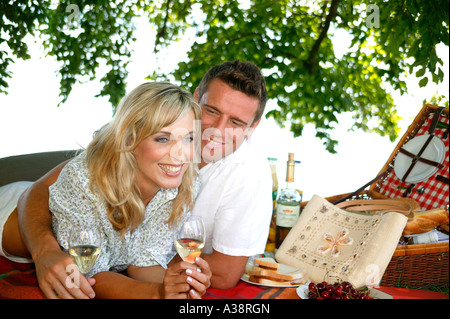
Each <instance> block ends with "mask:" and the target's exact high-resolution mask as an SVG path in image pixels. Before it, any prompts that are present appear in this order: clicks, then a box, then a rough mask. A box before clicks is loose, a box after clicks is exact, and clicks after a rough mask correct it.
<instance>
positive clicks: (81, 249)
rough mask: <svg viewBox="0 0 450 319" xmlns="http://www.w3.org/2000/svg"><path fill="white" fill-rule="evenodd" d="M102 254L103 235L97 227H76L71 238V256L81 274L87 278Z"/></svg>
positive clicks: (71, 233)
mask: <svg viewBox="0 0 450 319" xmlns="http://www.w3.org/2000/svg"><path fill="white" fill-rule="evenodd" d="M100 252H101V234H100V230H99V229H98V228H97V227H92V228H89V227H86V226H74V227H73V228H72V230H71V232H70V237H69V254H70V255H71V256H72V258H73V260H74V261H75V263H76V264H77V266H78V269H79V270H80V273H81V274H82V275H83V276H85V277H87V275H88V274H89V273H90V272H91V270H92V268H93V267H94V265H95V263H96V261H97V258H98V256H99V255H100Z"/></svg>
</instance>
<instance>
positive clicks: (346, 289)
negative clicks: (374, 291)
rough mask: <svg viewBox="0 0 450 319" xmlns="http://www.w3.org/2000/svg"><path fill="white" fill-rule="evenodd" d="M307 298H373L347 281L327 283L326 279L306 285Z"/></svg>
mask: <svg viewBox="0 0 450 319" xmlns="http://www.w3.org/2000/svg"><path fill="white" fill-rule="evenodd" d="M308 289H309V292H308V297H309V299H373V298H372V297H371V296H369V295H368V294H367V293H365V292H363V291H359V290H357V289H355V288H353V286H352V284H351V283H349V282H348V281H343V282H342V283H338V282H337V283H335V284H333V285H331V284H328V283H327V282H326V281H323V282H321V283H318V284H315V283H310V284H309V286H308Z"/></svg>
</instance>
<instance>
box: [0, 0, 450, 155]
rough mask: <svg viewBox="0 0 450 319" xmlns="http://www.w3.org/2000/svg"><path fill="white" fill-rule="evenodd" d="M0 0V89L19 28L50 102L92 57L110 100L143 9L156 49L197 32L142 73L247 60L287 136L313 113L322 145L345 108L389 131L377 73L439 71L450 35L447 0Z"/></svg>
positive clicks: (437, 76)
mask: <svg viewBox="0 0 450 319" xmlns="http://www.w3.org/2000/svg"><path fill="white" fill-rule="evenodd" d="M52 3H53V4H52ZM0 10H1V11H0V17H1V19H0V34H1V39H0V92H6V91H7V86H8V85H7V79H8V78H9V77H11V74H10V72H8V65H9V64H10V63H11V62H13V60H14V59H16V58H21V59H26V58H28V57H29V55H28V51H27V47H26V44H25V42H24V37H25V36H26V35H27V34H32V35H34V34H37V35H38V36H40V37H41V38H42V39H43V40H44V45H45V48H46V50H47V51H46V52H47V53H48V54H49V55H52V56H54V57H55V58H56V60H57V61H60V62H61V68H60V70H59V72H60V74H61V87H60V95H61V97H62V101H61V102H64V101H65V100H66V99H67V97H68V96H69V94H70V91H71V88H72V86H73V84H74V83H76V82H82V81H89V80H92V79H93V78H96V77H98V76H99V75H98V70H99V66H100V65H101V64H102V65H105V66H106V67H107V69H108V72H107V73H106V74H104V75H103V76H102V77H101V81H102V82H103V83H104V87H103V89H102V90H101V92H99V94H98V96H107V97H109V100H110V102H111V104H112V105H113V108H115V106H116V105H117V102H118V101H119V100H120V98H121V97H122V96H123V95H124V94H125V90H126V79H127V75H128V74H127V70H126V67H127V64H128V63H129V61H130V53H131V51H132V49H133V43H134V40H135V39H134V35H133V34H134V31H135V25H134V23H135V18H136V17H147V18H148V20H149V21H150V23H151V24H152V25H154V26H155V28H156V30H157V32H156V38H155V52H156V51H158V50H161V49H163V48H167V47H168V46H170V44H171V43H173V42H175V41H178V40H179V39H181V38H182V37H184V36H185V34H186V33H187V31H188V30H189V29H194V30H195V33H196V37H195V41H194V42H193V45H192V46H191V48H190V49H189V52H188V59H187V61H182V62H180V63H179V64H178V67H177V68H176V70H174V71H173V72H172V73H171V74H167V73H164V72H162V71H161V69H160V68H158V67H157V66H155V68H154V72H152V74H150V75H149V78H150V79H168V78H174V79H175V80H176V81H178V82H179V83H180V84H181V85H182V86H185V87H186V88H188V89H190V90H191V91H193V90H194V89H195V87H196V86H197V85H198V83H199V81H200V79H201V78H202V76H203V74H204V73H205V72H206V71H207V70H208V69H209V68H210V67H211V66H213V65H215V64H217V63H220V62H223V61H227V60H234V59H240V60H245V61H247V60H249V61H252V62H254V63H256V64H257V65H258V66H260V67H261V68H262V70H263V73H264V75H265V76H266V81H267V86H268V94H269V98H270V99H273V100H274V101H276V107H274V108H273V109H271V110H269V112H268V113H267V115H266V116H267V117H272V118H274V119H275V120H276V121H277V122H278V123H279V124H280V125H283V123H286V122H289V123H290V129H291V131H292V132H293V133H294V136H300V135H301V134H302V130H303V128H304V127H305V125H306V124H308V123H312V124H314V125H315V127H316V130H317V137H319V138H322V139H323V140H324V144H325V147H326V148H327V150H329V151H330V152H335V146H336V144H337V141H335V140H333V139H332V138H331V136H330V130H332V129H333V127H335V126H336V125H338V120H337V117H336V115H337V114H339V113H344V112H352V114H354V125H353V128H361V129H363V130H364V131H367V132H376V133H378V134H380V135H387V136H389V137H390V138H391V140H394V139H395V138H396V137H397V135H398V133H399V128H398V126H397V121H398V116H397V113H396V107H395V105H394V104H393V99H392V96H391V95H390V94H388V93H387V91H386V84H390V85H391V86H392V87H393V88H394V89H396V90H398V91H399V92H400V93H405V92H407V87H406V83H405V78H406V77H405V76H406V74H407V73H409V74H414V75H415V76H416V77H418V78H420V82H419V84H420V85H421V86H425V85H427V83H428V82H429V80H430V79H431V80H432V81H433V82H435V83H439V82H441V81H442V80H443V76H444V73H443V71H442V64H443V62H442V60H441V59H440V58H439V57H438V56H437V54H436V45H437V44H439V43H444V44H445V45H447V46H448V42H449V32H448V26H449V1H448V0H433V1H428V0H390V1H383V0H371V1H361V0H346V1H345V0H321V1H312V0H278V1H273V0H253V1H251V0H248V1H236V0H181V1H175V0H159V1H143V0H142V1H140V0H121V1H114V2H112V1H105V0H101V1H93V0H85V1H75V0H67V1H64V0H61V1H59V2H58V4H54V1H53V2H51V1H49V0H45V1H32V0H28V1H27V0H16V1H6V2H5V1H3V2H2V4H1V7H0ZM341 31H345V32H347V33H348V34H349V36H350V39H351V43H350V45H349V47H348V50H347V51H346V52H345V53H344V54H343V55H339V54H337V52H336V48H335V47H334V46H335V43H334V42H333V37H334V35H335V34H336V33H339V32H341Z"/></svg>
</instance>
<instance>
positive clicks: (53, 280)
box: [35, 249, 95, 299]
mask: <svg viewBox="0 0 450 319" xmlns="http://www.w3.org/2000/svg"><path fill="white" fill-rule="evenodd" d="M44 256H45V258H39V257H36V258H37V259H38V260H37V262H36V263H35V264H36V275H37V278H38V281H39V287H40V288H41V290H42V292H43V293H44V294H45V296H46V297H47V298H49V299H57V298H63V299H73V298H76V299H89V298H94V297H95V293H94V290H93V289H92V287H91V286H93V285H94V284H95V279H93V278H90V279H86V278H85V277H84V276H83V275H82V274H81V273H80V272H79V270H78V267H76V265H75V264H74V262H73V260H72V257H70V256H69V255H68V254H66V253H64V252H63V251H61V250H59V249H58V250H55V249H53V250H51V251H46V253H45V255H44ZM35 261H36V260H35Z"/></svg>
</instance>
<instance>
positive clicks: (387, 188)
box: [379, 113, 450, 210]
mask: <svg viewBox="0 0 450 319" xmlns="http://www.w3.org/2000/svg"><path fill="white" fill-rule="evenodd" d="M433 115H434V113H431V114H430V115H429V117H428V119H427V120H426V121H425V122H424V124H423V125H422V127H421V128H420V129H419V131H418V132H417V134H416V136H419V135H422V134H425V133H426V132H428V129H429V128H430V124H431V120H432V119H433ZM439 121H440V122H442V123H446V124H447V126H448V125H449V118H448V117H446V116H443V115H442V114H441V116H440V118H439ZM446 130H447V129H442V128H436V129H435V131H434V134H435V135H436V136H437V137H439V138H440V139H441V140H442V141H443V142H444V145H445V158H444V162H443V163H442V164H443V165H444V167H443V168H441V169H438V170H437V172H436V173H435V174H434V175H433V176H431V177H430V178H428V180H426V181H424V182H420V183H417V184H416V185H415V186H414V189H419V188H421V187H424V188H425V192H424V193H423V194H419V193H418V192H416V191H412V192H411V193H410V194H409V195H408V198H412V199H414V200H416V201H417V202H418V203H419V205H420V206H421V208H422V209H423V210H430V209H433V208H446V207H447V205H448V204H449V185H448V184H447V183H444V182H441V181H438V180H436V176H437V175H442V176H444V177H445V178H447V179H448V178H449V139H450V137H449V136H447V138H446V139H444V138H443V134H444V132H445V131H446ZM398 186H401V187H408V186H409V184H406V183H403V182H402V181H401V180H400V179H399V178H398V177H397V176H396V175H395V172H394V170H392V171H391V172H390V173H389V175H388V177H387V178H386V179H385V181H384V182H383V184H382V185H381V188H380V190H379V192H380V193H382V194H384V195H386V196H388V197H390V198H394V197H402V195H403V193H404V192H405V189H398Z"/></svg>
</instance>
